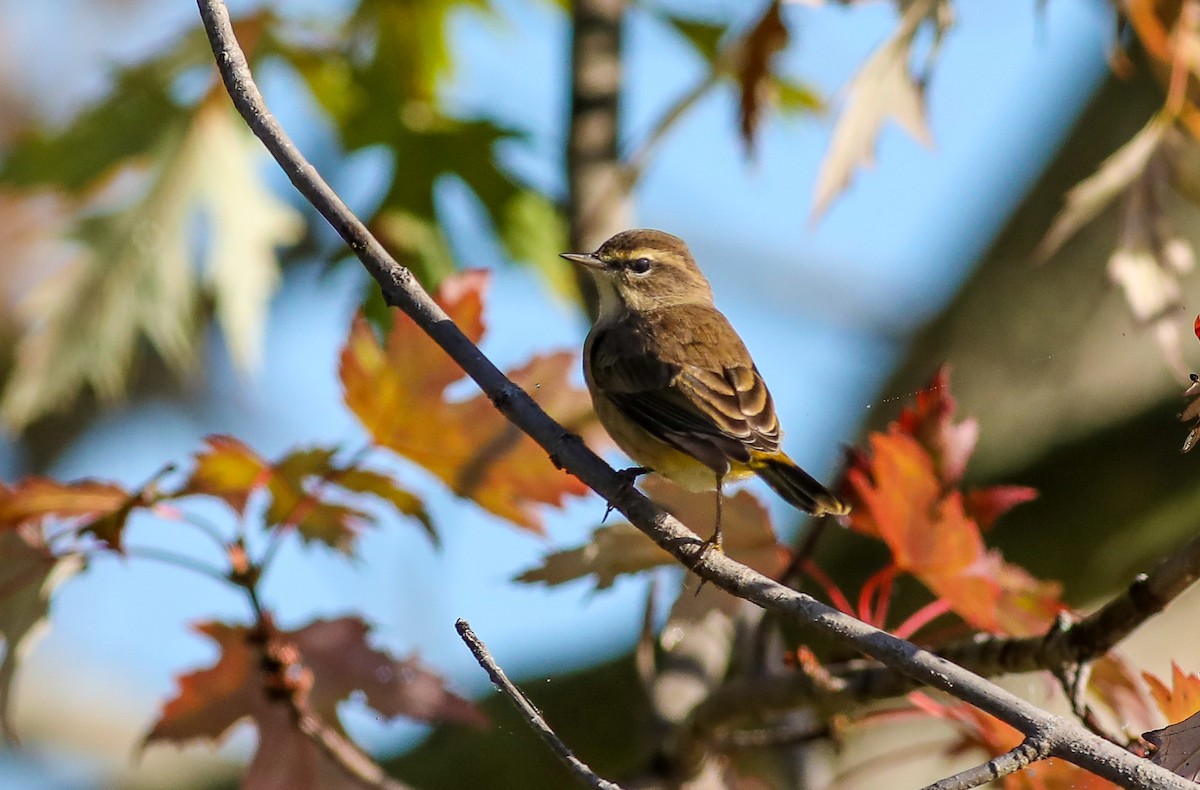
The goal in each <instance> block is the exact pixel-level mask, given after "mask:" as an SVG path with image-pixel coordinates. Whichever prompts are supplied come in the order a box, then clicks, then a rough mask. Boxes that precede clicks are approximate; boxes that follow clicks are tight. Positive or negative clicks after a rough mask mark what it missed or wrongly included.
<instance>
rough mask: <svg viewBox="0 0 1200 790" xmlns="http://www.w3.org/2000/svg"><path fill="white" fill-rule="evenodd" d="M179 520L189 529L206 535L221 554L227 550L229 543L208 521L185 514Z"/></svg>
mask: <svg viewBox="0 0 1200 790" xmlns="http://www.w3.org/2000/svg"><path fill="white" fill-rule="evenodd" d="M181 520H182V521H183V523H184V524H187V525H188V526H189V527H195V528H196V529H198V530H200V531H201V532H203V533H204V534H205V535H207V536H208V537H209V539H210V540H212V542H213V543H215V544H216V545H217V546H218V547H219V548H220V549H221V551H222V552H224V551H227V550H228V549H229V541H228V540H226V539H225V536H224V535H222V534H221V530H220V528H219V527H217V525H216V524H214V523H212V522H211V521H209V520H208V519H206V518H204V517H203V516H200V515H197V514H195V513H190V512H187V513H184V514H183V515H182V517H181Z"/></svg>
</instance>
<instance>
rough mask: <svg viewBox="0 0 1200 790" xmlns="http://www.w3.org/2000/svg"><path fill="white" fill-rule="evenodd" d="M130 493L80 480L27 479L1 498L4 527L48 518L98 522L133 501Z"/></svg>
mask: <svg viewBox="0 0 1200 790" xmlns="http://www.w3.org/2000/svg"><path fill="white" fill-rule="evenodd" d="M130 496H131V495H130V493H129V492H128V491H126V490H125V489H124V488H121V487H120V486H119V485H117V484H116V483H103V482H100V481H99V480H79V481H76V482H74V483H60V482H58V481H57V480H51V479H49V478H45V477H27V478H25V479H24V480H22V481H21V482H20V483H18V484H17V485H16V486H15V487H14V488H12V489H11V490H10V491H9V492H8V493H7V495H6V496H4V497H3V499H0V526H3V527H15V526H20V525H22V524H32V523H40V522H41V521H43V520H44V519H47V518H81V519H82V518H91V519H97V518H101V517H102V516H106V515H108V514H110V513H113V512H115V511H117V510H120V509H121V507H122V506H123V505H124V504H125V503H126V502H128V501H129V499H130Z"/></svg>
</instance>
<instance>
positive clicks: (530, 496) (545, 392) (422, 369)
mask: <svg viewBox="0 0 1200 790" xmlns="http://www.w3.org/2000/svg"><path fill="white" fill-rule="evenodd" d="M486 284H487V275H486V273H484V272H467V273H465V274H461V275H457V276H454V277H448V278H446V279H445V280H444V281H443V284H442V287H441V289H440V290H439V292H438V295H437V299H438V303H439V304H441V306H442V308H443V309H445V310H446V312H447V313H448V314H449V315H450V317H451V318H452V319H454V321H455V323H457V324H458V325H459V326H460V327H461V328H462V329H463V330H464V332H466V334H467V336H468V337H470V338H471V339H472V340H478V339H479V338H480V337H481V336H482V335H483V331H484V329H483V322H482V309H483V294H484V290H485V287H486ZM575 364H576V362H575V355H574V354H571V353H566V352H560V353H555V354H548V355H544V356H537V357H534V358H533V359H532V360H530V361H529V362H528V363H527V364H526V365H525V366H523V367H521V368H520V369H518V370H515V371H511V372H510V373H509V378H511V379H512V380H513V381H514V382H515V383H517V384H518V385H519V386H521V387H523V388H524V389H525V390H526V391H527V392H529V393H530V394H531V395H532V396H533V397H534V399H535V400H537V401H538V403H539V404H541V405H542V407H543V408H545V409H546V410H547V411H548V412H549V413H550V415H551V416H552V417H554V418H555V419H557V420H558V421H559V422H560V423H562V424H563V425H565V426H566V427H567V428H568V429H570V430H573V431H576V432H579V431H581V430H583V429H585V428H590V429H592V430H595V425H596V423H595V420H594V417H593V416H592V413H591V401H590V399H589V398H588V396H587V393H586V391H584V390H583V389H581V388H579V387H576V386H574V385H573V384H571V383H570V377H571V374H572V369H573V367H574V365H575ZM341 377H342V385H343V387H344V388H345V400H346V405H347V406H348V407H349V408H350V410H351V411H352V412H354V414H355V415H356V416H357V417H358V419H359V420H360V421H361V422H362V424H363V426H364V427H365V428H366V429H367V431H368V432H369V433H370V434H371V436H372V437H373V438H374V440H375V441H376V442H377V443H378V444H380V445H382V446H384V447H387V448H388V449H390V450H393V451H394V452H396V453H399V454H400V455H403V456H405V457H406V458H409V459H410V460H412V461H414V462H416V463H418V464H420V465H421V466H423V467H425V468H426V469H428V470H429V471H430V472H432V473H433V474H435V475H437V476H438V477H439V478H441V479H442V480H443V481H444V482H445V483H446V485H448V486H449V487H450V488H451V489H452V490H453V491H454V492H455V493H456V494H458V495H459V496H463V497H468V498H470V499H473V500H475V501H476V502H477V503H479V504H480V505H481V506H482V507H484V508H486V509H487V510H489V511H491V512H492V513H495V514H496V515H499V516H501V517H503V518H506V519H508V520H509V521H512V522H513V523H515V524H518V525H520V526H522V527H525V528H526V529H530V530H533V531H535V532H540V531H541V519H540V517H539V516H538V513H537V507H536V506H537V505H539V504H551V505H561V504H562V502H563V499H564V497H565V496H566V495H568V494H574V495H581V494H584V493H586V492H587V488H586V487H585V486H584V485H583V484H582V483H581V482H579V481H578V480H577V479H576V478H574V477H572V476H570V475H567V474H563V473H560V472H557V471H555V470H554V468H553V466H552V465H551V464H550V462H549V459H548V458H547V457H546V453H545V451H544V450H542V449H541V448H540V447H539V446H538V445H537V444H536V443H534V442H533V440H532V439H530V438H529V437H527V436H526V435H524V434H523V433H521V431H519V430H518V429H517V428H516V427H515V426H514V425H512V424H511V423H510V422H508V420H506V419H505V418H504V416H503V415H501V414H500V413H499V412H498V411H497V410H496V408H495V407H494V406H493V404H492V403H491V402H490V400H489V399H488V398H486V397H485V396H483V395H476V396H474V397H472V398H470V399H468V400H465V401H455V400H448V399H447V398H446V392H445V390H446V388H447V387H448V386H449V385H451V384H453V383H454V382H456V381H458V380H459V379H461V378H462V377H463V372H462V370H461V369H460V368H459V367H458V366H457V365H456V364H455V363H454V362H453V361H452V360H451V359H450V357H449V356H448V355H447V354H446V353H445V352H444V351H443V350H442V349H441V348H439V347H438V346H437V344H435V343H434V342H433V341H432V340H430V339H429V337H428V336H426V335H425V333H424V332H422V331H421V330H420V329H419V328H418V327H417V326H416V324H414V323H413V322H412V321H411V320H409V319H408V318H407V317H405V316H402V315H397V317H396V320H395V322H394V324H393V326H392V329H391V331H390V332H389V333H388V336H387V338H386V341H385V342H384V344H383V345H380V343H379V342H378V340H377V339H376V338H375V335H374V333H373V332H372V330H371V328H370V326H369V325H368V324H367V322H366V321H365V320H364V319H363V318H362V317H361V316H360V317H358V318H356V319H355V321H354V323H353V325H352V326H351V328H350V336H349V338H348V339H347V341H346V345H345V347H344V348H343V350H342V358H341Z"/></svg>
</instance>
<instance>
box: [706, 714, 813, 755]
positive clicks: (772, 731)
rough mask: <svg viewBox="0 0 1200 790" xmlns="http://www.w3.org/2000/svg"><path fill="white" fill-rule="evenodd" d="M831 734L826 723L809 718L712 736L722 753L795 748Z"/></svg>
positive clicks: (714, 743)
mask: <svg viewBox="0 0 1200 790" xmlns="http://www.w3.org/2000/svg"><path fill="white" fill-rule="evenodd" d="M832 734H833V728H832V727H830V726H829V724H828V723H827V722H817V721H814V719H813V718H812V717H811V716H810V717H805V718H804V719H803V720H800V721H786V722H783V723H782V724H780V725H778V726H775V727H762V728H759V729H756V730H729V731H728V732H718V733H716V734H715V735H714V736H713V745H714V746H715V747H716V748H717V749H720V750H723V751H734V750H737V749H765V748H769V747H772V746H797V745H799V744H802V743H808V742H810V741H816V740H821V739H823V738H828V737H829V736H831V735H832Z"/></svg>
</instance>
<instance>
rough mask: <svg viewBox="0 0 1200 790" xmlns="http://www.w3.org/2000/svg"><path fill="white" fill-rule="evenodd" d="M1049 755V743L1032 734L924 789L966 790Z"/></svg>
mask: <svg viewBox="0 0 1200 790" xmlns="http://www.w3.org/2000/svg"><path fill="white" fill-rule="evenodd" d="M1049 756H1050V744H1049V743H1048V742H1047V741H1044V740H1040V739H1038V738H1036V737H1034V736H1029V737H1027V738H1026V739H1025V740H1024V741H1022V742H1021V743H1019V744H1017V745H1016V746H1014V747H1013V748H1012V749H1010V750H1008V751H1007V752H1005V753H1004V754H998V755H996V756H995V757H993V758H992V759H990V760H988V761H987V762H986V763H983V764H982V765H976V766H975V767H973V768H968V769H967V770H965V771H960V772H958V773H956V774H954V775H953V776H947V777H946V778H945V779H942V780H940V781H937V782H934V783H933V784H931V785H929V786H927V787H926V788H925V789H924V790H968V788H971V787H982V786H983V785H985V784H988V783H989V782H994V781H996V780H997V779H1001V778H1003V777H1005V776H1008V775H1009V774H1015V773H1016V772H1017V771H1020V770H1021V769H1022V768H1027V767H1029V766H1030V765H1033V764H1034V763H1036V762H1037V761H1038V760H1044V759H1046V758H1047V757H1049Z"/></svg>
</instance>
